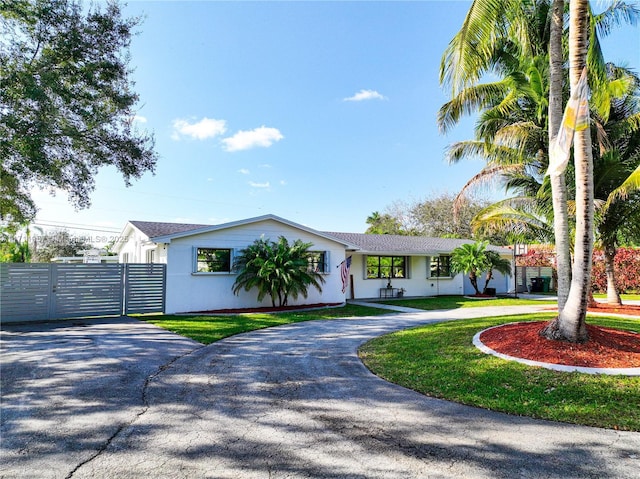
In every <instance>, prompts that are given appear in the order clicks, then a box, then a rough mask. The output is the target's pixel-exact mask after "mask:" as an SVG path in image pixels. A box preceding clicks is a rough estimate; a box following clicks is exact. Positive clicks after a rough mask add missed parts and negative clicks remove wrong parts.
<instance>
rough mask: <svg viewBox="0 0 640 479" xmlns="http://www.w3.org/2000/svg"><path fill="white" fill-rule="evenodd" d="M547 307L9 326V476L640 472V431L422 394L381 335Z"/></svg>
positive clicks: (5, 383) (5, 417)
mask: <svg viewBox="0 0 640 479" xmlns="http://www.w3.org/2000/svg"><path fill="white" fill-rule="evenodd" d="M539 308H540V307H537V306H525V307H518V308H470V309H459V310H454V311H446V312H443V311H431V312H420V313H403V314H400V313H393V314H389V315H385V316H379V317H370V318H351V319H341V320H331V321H310V322H303V323H296V324H292V325H287V326H282V327H277V328H269V329H264V330H260V331H254V332H251V333H246V334H242V335H238V336H235V337H231V338H227V339H226V340H223V341H220V342H217V343H214V344H212V345H209V346H204V347H203V346H202V345H200V344H199V343H196V342H193V341H191V340H188V339H185V338H182V337H180V336H176V335H174V334H172V333H169V332H167V331H164V330H161V329H159V328H156V327H154V326H152V325H149V324H146V323H141V322H139V321H136V320H134V319H131V318H120V319H110V320H93V321H69V322H64V323H50V324H46V325H45V324H38V325H16V326H3V331H2V342H1V356H0V360H1V366H2V371H1V372H2V375H1V380H2V383H1V387H2V390H1V392H2V403H1V407H2V424H1V428H0V434H1V444H0V452H1V454H2V455H1V458H0V477H3V478H27V477H28V478H32V477H40V478H90V477H101V478H142V477H145V478H155V477H163V478H183V477H184V478H194V477H203V478H204V477H208V478H267V477H269V478H304V477H318V478H320V477H327V478H328V477H333V478H407V477H420V478H542V477H549V478H553V477H557V478H561V477H562V478H591V477H592V478H606V477H610V478H636V477H638V470H639V468H640V434H639V433H632V432H622V431H613V430H604V429H596V428H589V427H582V426H573V425H567V424H560V423H553V422H547V421H538V420H533V419H529V418H522V417H516V416H508V415H505V414H501V413H495V412H492V411H486V410H482V409H477V408H472V407H468V406H462V405H459V404H455V403H450V402H447V401H442V400H438V399H434V398H429V397H425V396H422V395H420V394H418V393H415V392H413V391H410V390H407V389H405V388H402V387H399V386H396V385H393V384H389V383H387V382H385V381H383V380H381V379H380V378H378V377H376V376H374V375H373V374H371V373H370V372H369V371H368V370H367V369H366V368H365V367H364V365H363V364H362V363H361V362H360V360H359V359H358V357H357V353H356V351H357V347H358V346H359V345H360V344H362V343H363V342H365V341H367V340H368V339H370V338H372V337H375V336H379V335H381V334H385V333H387V332H391V331H394V330H398V329H403V328H406V327H411V326H416V325H420V324H424V323H427V322H430V321H438V320H458V319H464V318H471V317H479V316H486V315H494V314H511V313H514V312H530V311H535V310H536V309H539Z"/></svg>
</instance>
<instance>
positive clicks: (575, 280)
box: [558, 0, 594, 342]
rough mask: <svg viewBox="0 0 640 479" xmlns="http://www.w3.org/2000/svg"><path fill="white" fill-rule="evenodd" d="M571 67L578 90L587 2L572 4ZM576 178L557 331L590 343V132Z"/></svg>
mask: <svg viewBox="0 0 640 479" xmlns="http://www.w3.org/2000/svg"><path fill="white" fill-rule="evenodd" d="M569 5H570V24H569V57H570V58H569V66H570V77H571V89H572V91H573V90H574V89H575V87H576V85H577V84H578V81H579V79H580V75H581V73H582V71H583V69H584V67H585V63H586V57H587V46H588V31H589V29H588V22H589V20H588V8H589V2H588V0H571V1H570V4H569ZM573 153H574V161H575V176H576V240H575V254H574V263H573V270H572V279H571V289H570V290H569V297H568V298H567V303H566V304H565V307H564V308H563V310H562V311H561V312H559V316H558V318H559V320H558V323H559V324H558V329H559V333H560V334H561V336H562V337H563V338H564V339H567V340H569V341H572V342H581V341H586V340H587V339H588V336H587V327H586V321H585V319H586V316H587V307H588V304H589V291H590V286H591V255H592V253H593V215H594V207H593V200H594V198H593V196H594V194H593V189H594V186H593V157H592V150H591V131H590V129H589V128H585V129H582V130H578V131H576V132H575V136H574V150H573Z"/></svg>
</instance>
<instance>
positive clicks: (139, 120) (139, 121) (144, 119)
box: [132, 115, 147, 123]
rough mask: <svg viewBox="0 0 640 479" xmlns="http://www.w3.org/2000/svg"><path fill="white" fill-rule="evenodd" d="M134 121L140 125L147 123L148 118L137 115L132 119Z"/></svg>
mask: <svg viewBox="0 0 640 479" xmlns="http://www.w3.org/2000/svg"><path fill="white" fill-rule="evenodd" d="M132 120H133V121H137V122H138V123H146V122H147V117H146V116H141V115H135V116H134V117H133V118H132Z"/></svg>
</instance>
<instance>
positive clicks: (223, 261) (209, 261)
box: [195, 248, 231, 273]
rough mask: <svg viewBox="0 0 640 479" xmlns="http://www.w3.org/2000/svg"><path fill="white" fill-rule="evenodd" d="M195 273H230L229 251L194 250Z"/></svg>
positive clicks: (216, 249)
mask: <svg viewBox="0 0 640 479" xmlns="http://www.w3.org/2000/svg"><path fill="white" fill-rule="evenodd" d="M195 271H196V273H230V272H231V250H230V249H218V248H196V268H195Z"/></svg>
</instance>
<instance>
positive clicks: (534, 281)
mask: <svg viewBox="0 0 640 479" xmlns="http://www.w3.org/2000/svg"><path fill="white" fill-rule="evenodd" d="M543 288H544V281H543V280H542V278H540V277H538V278H531V292H532V293H542V289H543Z"/></svg>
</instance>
